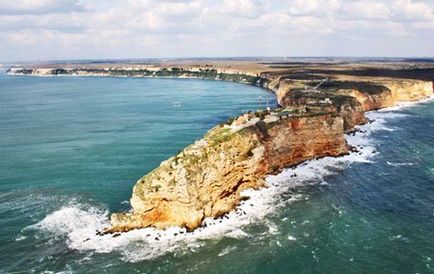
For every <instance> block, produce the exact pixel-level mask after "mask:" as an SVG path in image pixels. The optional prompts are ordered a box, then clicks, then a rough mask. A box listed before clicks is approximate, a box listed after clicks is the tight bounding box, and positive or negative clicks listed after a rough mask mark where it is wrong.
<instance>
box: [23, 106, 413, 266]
mask: <svg viewBox="0 0 434 274" xmlns="http://www.w3.org/2000/svg"><path fill="white" fill-rule="evenodd" d="M412 105H414V104H406V105H405V106H399V107H393V108H389V109H383V110H381V111H373V112H367V113H366V117H367V118H368V119H369V120H370V122H369V123H368V124H365V125H361V126H357V127H356V129H357V131H356V132H355V133H352V134H346V135H345V138H346V140H347V142H348V144H349V145H351V146H353V147H355V148H357V150H356V151H354V152H351V153H350V154H348V155H345V156H342V157H337V158H335V157H325V158H321V159H316V160H310V161H307V162H304V163H302V164H300V165H298V166H296V167H294V168H288V169H285V170H283V171H282V172H281V173H280V174H278V175H273V176H268V177H267V178H266V185H267V187H265V188H263V189H260V190H247V191H245V192H244V193H243V194H244V195H246V196H249V197H250V199H249V200H246V201H243V202H241V204H240V205H239V206H238V207H237V208H236V209H235V210H234V211H232V212H230V213H228V214H226V215H225V216H223V217H222V218H219V219H209V218H208V219H206V220H205V221H204V223H203V226H202V227H200V228H198V229H196V230H195V231H193V232H187V231H186V230H185V229H183V228H178V227H172V228H169V229H167V230H164V231H161V230H156V229H153V228H144V229H138V230H133V231H129V232H126V233H121V234H114V235H111V234H107V235H101V236H98V235H97V234H96V232H97V231H101V230H103V229H104V228H106V227H108V226H109V218H108V217H109V212H108V210H107V209H104V208H98V207H95V206H88V205H84V204H83V203H78V202H77V203H73V204H69V205H66V206H64V207H62V208H60V209H58V210H57V211H54V212H52V213H51V214H49V215H47V216H46V217H45V218H44V219H43V220H41V221H40V222H38V223H36V224H34V225H32V226H30V227H28V228H29V229H35V230H37V231H38V232H40V233H48V234H51V235H55V236H56V237H61V238H62V239H64V240H65V241H66V244H67V246H68V247H69V248H70V249H73V250H78V251H91V252H96V253H109V252H119V253H120V254H121V257H122V259H123V260H125V261H129V262H137V261H143V260H151V259H154V258H157V257H159V256H163V255H165V254H168V253H173V254H174V256H179V255H182V254H184V253H185V252H197V251H198V250H199V249H200V248H201V247H202V246H203V245H205V244H206V242H205V240H210V239H212V240H219V239H222V238H235V239H241V238H249V237H251V236H252V235H249V234H248V233H247V232H246V231H245V230H246V228H247V226H248V225H250V224H254V223H258V222H259V223H264V225H268V226H269V230H268V233H269V234H273V233H274V232H273V231H274V230H276V229H278V228H276V227H274V226H273V224H269V223H267V221H266V220H264V219H266V217H267V216H270V215H272V214H273V212H275V211H276V209H278V208H279V207H282V206H287V205H288V204H289V203H292V202H295V201H298V200H301V199H303V198H304V197H303V195H302V194H294V193H295V192H294V190H295V189H297V187H301V186H305V185H309V184H310V185H321V184H327V182H326V181H327V177H328V176H330V175H333V174H336V173H337V172H339V171H341V170H344V169H345V168H347V167H348V166H349V165H351V164H353V163H366V164H371V163H373V158H374V157H375V155H376V154H378V153H377V152H376V140H375V139H374V138H373V137H372V133H374V132H376V131H381V130H383V131H384V130H386V131H393V130H395V129H393V128H389V127H388V126H387V121H388V120H390V119H396V118H404V117H405V116H406V114H402V113H399V112H398V111H399V110H401V109H402V108H403V107H408V106H412ZM282 194H290V198H289V200H288V199H287V198H285V199H283V198H282V196H283V195H282ZM287 196H288V195H286V197H287ZM288 241H296V239H295V238H294V237H291V236H289V237H288ZM231 250H232V249H231V248H226V249H223V250H222V251H221V252H220V253H219V256H224V255H226V254H227V253H229V252H231Z"/></svg>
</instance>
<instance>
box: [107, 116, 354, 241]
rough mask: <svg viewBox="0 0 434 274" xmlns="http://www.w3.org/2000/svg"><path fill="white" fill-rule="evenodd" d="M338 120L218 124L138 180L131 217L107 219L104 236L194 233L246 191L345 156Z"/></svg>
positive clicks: (317, 118) (315, 118)
mask: <svg viewBox="0 0 434 274" xmlns="http://www.w3.org/2000/svg"><path fill="white" fill-rule="evenodd" d="M343 130H344V129H343V119H342V118H341V117H338V116H334V115H332V114H330V113H327V114H322V113H310V114H304V115H302V116H298V117H283V118H281V117H280V116H271V115H269V116H268V117H265V119H263V120H259V119H258V118H252V119H251V120H250V121H246V123H245V124H244V125H241V126H235V125H232V126H228V125H225V126H217V127H215V128H213V129H212V130H210V131H209V132H208V134H207V135H206V136H205V137H204V138H203V139H201V140H200V141H198V142H196V143H195V144H193V145H191V146H189V147H187V148H186V149H184V150H183V151H182V152H181V153H179V154H178V155H176V156H174V157H172V158H170V159H168V160H167V161H165V162H163V163H161V165H160V167H158V168H157V169H155V170H154V171H152V172H151V173H149V174H148V175H146V176H144V177H143V178H141V179H140V180H139V181H138V182H137V184H136V185H135V187H134V190H133V195H132V198H131V206H132V208H133V211H132V213H119V214H113V215H112V227H111V228H110V229H109V230H107V232H116V231H128V230H131V229H136V228H142V227H148V226H152V227H156V228H160V229H164V228H167V227H170V226H181V227H186V228H187V229H189V230H193V229H195V228H197V227H198V226H200V224H201V223H202V221H203V219H204V218H205V217H218V216H221V215H223V214H225V213H228V212H230V211H231V210H232V209H234V207H236V206H237V205H238V204H239V203H240V201H241V200H243V199H245V198H246V197H243V195H242V191H243V190H245V189H258V188H261V187H263V186H264V183H265V176H266V175H267V174H272V173H276V172H279V171H280V170H281V169H282V168H284V167H287V166H291V165H295V164H297V163H300V162H302V161H305V160H308V159H312V158H317V157H324V156H339V155H343V154H345V153H347V152H348V148H347V145H346V142H345V139H344V134H343V133H344V132H343Z"/></svg>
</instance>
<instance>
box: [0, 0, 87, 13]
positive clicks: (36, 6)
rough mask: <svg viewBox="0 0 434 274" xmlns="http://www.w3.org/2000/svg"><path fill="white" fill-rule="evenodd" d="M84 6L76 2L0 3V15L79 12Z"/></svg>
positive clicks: (25, 0) (26, 0)
mask: <svg viewBox="0 0 434 274" xmlns="http://www.w3.org/2000/svg"><path fill="white" fill-rule="evenodd" d="M85 10H86V5H84V4H83V3H81V2H80V1H78V0H61V1H59V0H14V1H2V2H0V14H9V15H20V14H47V13H65V12H81V11H85Z"/></svg>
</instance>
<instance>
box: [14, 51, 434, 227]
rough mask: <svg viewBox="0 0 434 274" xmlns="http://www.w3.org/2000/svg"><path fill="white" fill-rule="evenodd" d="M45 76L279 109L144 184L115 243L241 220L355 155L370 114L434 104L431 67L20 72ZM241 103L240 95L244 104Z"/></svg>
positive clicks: (179, 64) (250, 117) (217, 64)
mask: <svg viewBox="0 0 434 274" xmlns="http://www.w3.org/2000/svg"><path fill="white" fill-rule="evenodd" d="M8 73H9V74H15V75H35V76H62V75H70V76H114V77H176V78H199V79H211V80H224V81H234V82H240V83H244V84H251V85H256V86H260V87H263V88H265V89H267V90H269V91H271V92H273V93H274V94H275V95H276V98H277V102H278V104H279V107H278V108H276V109H270V108H267V106H266V105H265V104H264V105H263V106H262V107H261V106H259V108H260V109H258V111H257V112H251V113H245V114H244V115H242V116H240V117H234V118H232V119H230V120H229V121H227V122H226V123H222V124H220V125H216V126H215V127H214V128H212V129H211V130H210V131H209V132H208V133H207V134H206V135H205V136H204V137H203V138H202V139H200V140H198V141H196V142H195V143H194V144H192V145H190V146H188V147H186V148H185V149H184V150H183V151H181V152H180V153H179V154H177V155H175V156H173V157H171V158H169V159H167V160H166V161H164V162H162V163H161V164H160V166H159V167H157V168H156V169H155V170H153V171H151V172H150V173H149V174H147V175H145V176H144V177H142V178H141V179H139V180H138V181H137V183H136V185H135V186H134V189H133V194H132V198H131V200H130V202H131V207H132V210H131V212H127V213H115V214H112V217H111V224H112V226H111V227H110V228H107V229H106V230H105V231H104V232H105V233H113V232H124V231H129V230H132V229H138V228H144V227H155V228H158V229H165V228H168V227H171V226H180V227H185V228H187V229H188V230H194V229H196V228H198V227H199V226H201V224H202V222H203V220H204V219H205V218H208V217H211V218H216V217H220V216H223V215H225V214H226V213H228V212H230V211H231V210H233V209H234V208H235V207H236V206H237V205H238V204H239V203H240V202H241V201H242V200H245V199H248V198H249V197H246V196H245V195H243V191H244V190H246V189H259V188H262V187H264V186H265V177H266V176H267V175H269V174H276V173H278V172H280V171H281V170H282V169H284V168H286V167H290V166H294V165H297V164H299V163H302V162H304V161H306V160H310V159H315V158H320V157H325V156H333V157H339V156H341V155H345V154H347V153H349V151H350V150H352V149H354V148H351V147H349V146H348V145H347V143H346V141H345V137H344V134H345V133H348V132H351V131H353V130H354V129H355V126H357V125H360V124H364V123H366V122H368V121H367V119H366V117H365V112H366V111H371V110H377V109H381V108H385V107H390V106H394V105H397V104H399V103H401V102H404V101H417V100H421V99H424V98H428V97H430V96H432V95H433V81H434V63H432V62H429V61H426V60H405V59H402V60H386V61H385V60H340V59H331V60H329V59H324V60H323V59H320V60H308V61H306V60H303V61H298V60H291V61H288V60H282V59H258V60H251V59H247V60H243V59H237V60H232V59H228V60H212V59H206V60H168V61H161V60H160V61H152V62H136V63H135V62H133V63H56V64H38V65H23V66H19V67H11V68H10V69H9V70H8ZM234 96H236V94H234Z"/></svg>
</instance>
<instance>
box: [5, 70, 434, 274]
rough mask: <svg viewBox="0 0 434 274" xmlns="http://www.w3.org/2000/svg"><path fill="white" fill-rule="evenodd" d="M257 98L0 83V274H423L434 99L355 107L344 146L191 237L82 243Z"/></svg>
mask: <svg viewBox="0 0 434 274" xmlns="http://www.w3.org/2000/svg"><path fill="white" fill-rule="evenodd" d="M267 104H268V105H269V106H270V107H273V106H275V105H276V102H275V99H274V96H273V95H272V94H270V93H268V92H267V91H265V90H263V89H260V88H258V87H254V86H250V85H243V84H238V83H230V82H222V81H207V80H197V79H146V78H112V77H73V76H62V77H33V76H10V75H6V74H4V72H3V73H0V273H237V274H238V273H415V274H416V273H434V261H433V260H434V137H433V136H434V101H433V100H426V101H424V102H420V103H417V104H415V103H413V104H404V105H402V106H398V107H393V108H389V109H384V110H381V111H375V112H369V113H367V116H368V118H369V119H370V122H369V123H368V124H366V125H362V126H359V127H358V132H357V133H355V134H348V135H347V136H346V138H347V141H348V143H349V144H350V145H352V146H354V147H356V148H357V151H355V152H352V153H351V154H350V155H347V156H343V157H339V158H330V157H327V158H322V159H317V160H312V161H308V162H306V163H303V164H301V165H299V166H297V167H294V168H289V169H286V170H284V171H283V172H282V173H280V174H278V175H274V176H269V177H267V188H264V189H261V190H257V191H246V195H249V196H250V199H249V200H247V201H244V202H243V203H242V204H241V205H240V206H239V207H238V208H237V209H236V210H235V211H233V212H231V213H230V214H228V215H226V216H224V217H223V218H220V219H216V220H211V219H207V220H206V221H205V223H206V226H204V227H202V228H199V229H197V230H196V231H194V232H187V231H185V230H184V229H180V228H170V229H168V230H166V231H158V230H155V229H152V228H146V229H140V230H135V231H131V232H128V233H123V234H121V235H120V236H119V235H104V236H99V235H97V232H98V231H100V230H101V229H103V228H105V227H107V226H108V225H109V216H110V214H111V213H113V212H118V211H128V210H129V209H130V205H129V198H130V197H131V193H132V187H133V186H134V184H135V182H136V181H137V180H138V179H139V178H140V177H141V176H143V175H144V174H146V173H147V172H149V171H151V170H152V169H154V168H156V167H158V165H159V164H160V162H161V161H163V160H165V159H167V158H168V157H170V156H171V155H174V154H176V153H177V152H179V151H180V150H182V149H183V148H184V147H185V146H187V145H188V144H190V143H193V142H194V141H195V140H197V139H199V138H201V136H202V135H203V134H204V133H205V132H206V131H207V130H209V129H210V128H212V127H213V126H215V125H216V124H218V123H220V122H223V121H225V120H227V119H228V118H230V117H232V116H235V115H238V114H241V113H243V112H246V111H248V110H256V109H258V108H264V107H266V105H267Z"/></svg>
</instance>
